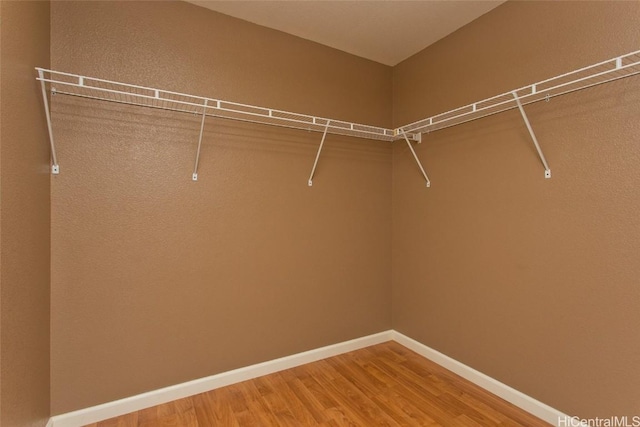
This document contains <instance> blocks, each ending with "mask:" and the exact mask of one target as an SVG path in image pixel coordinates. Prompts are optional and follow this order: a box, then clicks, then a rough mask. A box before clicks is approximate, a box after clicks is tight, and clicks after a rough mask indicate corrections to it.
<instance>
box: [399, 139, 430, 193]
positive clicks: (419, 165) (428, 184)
mask: <svg viewBox="0 0 640 427" xmlns="http://www.w3.org/2000/svg"><path fill="white" fill-rule="evenodd" d="M400 132H401V133H402V136H403V137H404V140H405V141H407V145H408V146H409V150H411V154H413V158H414V159H416V163H417V164H418V167H419V168H420V172H422V176H424V180H425V181H426V182H427V187H431V181H429V177H428V176H427V173H426V172H425V171H424V168H423V167H422V163H420V159H418V155H417V154H416V152H415V150H414V149H413V147H412V146H411V141H409V138H408V137H407V134H406V133H405V132H404V130H403V129H400Z"/></svg>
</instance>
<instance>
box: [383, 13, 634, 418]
mask: <svg viewBox="0 0 640 427" xmlns="http://www.w3.org/2000/svg"><path fill="white" fill-rule="evenodd" d="M639 21H640V3H638V2H507V3H505V4H504V5H502V6H500V7H498V8H496V9H495V10H493V11H491V12H490V13H488V14H486V15H484V16H483V17H481V18H479V19H478V20H476V21H474V22H473V23H471V24H469V25H467V26H466V27H464V28H462V29H461V30H459V31H457V32H456V33H454V34H452V35H451V36H449V37H447V38H445V39H443V40H442V41H440V42H438V43H436V44H435V45H433V46H432V47H430V48H428V49H426V50H424V51H422V52H421V53H419V54H417V55H416V56H414V57H412V58H410V59H408V60H407V61H405V62H403V63H401V64H399V65H398V66H397V67H395V68H394V75H393V82H394V87H393V88H394V110H393V113H394V122H395V123H394V124H395V125H402V124H404V123H408V122H411V121H414V120H417V119H420V118H423V117H427V116H429V115H432V114H436V113H439V112H442V111H447V110H449V109H452V108H455V107H457V106H461V105H465V104H468V103H471V102H474V101H479V100H481V99H483V98H487V97H490V96H493V95H497V94H499V93H502V92H506V91H508V90H511V89H515V88H518V87H520V86H524V85H526V84H529V83H534V82H536V81H539V80H542V79H545V78H548V77H552V76H554V75H557V74H561V73H563V72H567V71H571V70H573V69H577V68H580V67H583V66H586V65H589V64H591V63H595V62H599V61H602V60H606V59H609V58H611V57H614V56H617V55H620V54H624V53H627V52H630V51H633V50H636V49H638V48H640V46H639V45H638V41H639V40H640V28H639V27H638V25H637V23H638V22H639ZM525 110H526V112H527V114H528V116H529V119H530V121H531V123H532V126H533V128H534V130H535V132H536V135H537V137H538V140H539V141H540V144H541V146H542V149H543V150H544V154H545V155H546V157H547V160H548V161H549V163H550V166H551V170H552V178H551V179H550V180H545V179H544V178H543V171H544V169H543V167H542V164H541V162H540V160H539V159H538V156H537V154H536V151H535V149H534V147H533V144H532V142H531V139H530V137H529V134H528V132H527V129H526V127H525V124H524V122H523V121H522V118H521V117H520V115H519V113H518V111H517V110H512V111H510V112H505V113H501V114H498V115H495V116H492V117H489V118H485V119H482V120H479V121H476V122H472V123H468V124H465V125H461V126H457V127H454V128H450V129H448V130H442V131H438V132H435V133H432V134H425V135H423V142H422V144H421V145H419V146H417V154H418V156H419V157H420V158H421V159H422V161H423V164H424V166H425V168H426V170H427V172H428V173H429V176H430V178H431V182H432V186H431V188H429V189H427V188H425V186H424V182H423V180H422V177H421V175H420V172H419V170H418V168H417V166H416V165H415V163H414V161H413V158H412V156H411V153H410V152H409V151H408V149H407V148H406V146H403V145H402V144H395V145H394V152H393V156H394V160H393V190H392V191H393V233H392V235H393V265H392V271H393V285H392V292H393V304H392V305H393V308H392V310H393V321H392V322H393V328H394V329H396V330H398V331H399V332H402V333H403V334H406V335H408V336H410V337H412V338H414V339H417V340H419V341H421V342H423V343H425V344H426V345H429V346H430V347H432V348H435V349H437V350H438V351H441V352H442V353H444V354H446V355H448V356H450V357H453V358H455V359H457V360H459V361H461V362H463V363H465V364H467V365H469V366H471V367H473V368H475V369H477V370H479V371H481V372H484V373H485V374H488V375H490V376H492V377H494V378H496V379H498V380H499V381H502V382H504V383H506V384H508V385H510V386H512V387H514V388H516V389H518V390H520V391H522V392H524V393H526V394H529V395H530V396H533V397H534V398H536V399H538V400H540V401H542V402H545V403H547V404H548V405H551V406H552V407H555V408H557V409H559V410H561V411H563V412H565V413H568V414H570V415H578V416H580V417H596V416H599V417H610V416H615V415H639V414H640V400H639V399H638V390H640V341H638V339H637V336H638V332H637V331H638V325H640V310H638V304H639V303H640V286H639V278H640V262H639V258H638V254H639V253H640V216H639V215H638V211H639V209H640V195H639V193H638V188H640V169H639V168H638V164H639V162H640V145H638V140H639V139H640V125H639V124H638V120H637V118H638V116H639V114H640V79H638V78H637V77H633V78H628V79H625V80H622V81H619V82H616V83H610V84H607V85H604V86H599V87H595V88H592V89H589V90H585V91H581V92H579V93H575V94H571V95H565V96H563V97H558V98H554V99H552V100H551V101H550V102H548V103H546V102H541V103H537V104H533V105H530V106H526V107H525Z"/></svg>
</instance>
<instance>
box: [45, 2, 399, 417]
mask: <svg viewBox="0 0 640 427" xmlns="http://www.w3.org/2000/svg"><path fill="white" fill-rule="evenodd" d="M51 52H52V59H53V61H52V66H53V67H54V68H55V69H59V70H69V71H71V72H77V73H84V74H87V75H93V76H97V77H102V78H107V79H116V80H120V81H124V82H131V83H137V84H143V85H153V86H157V87H160V88H166V89H173V90H178V91H183V92H187V93H194V94H201V95H208V96H213V97H220V98H223V99H229V100H235V101H240V102H249V103H253V104H258V105H261V104H263V105H268V106H272V107H277V108H283V109H289V110H293V111H302V112H307V113H312V114H317V115H323V116H329V117H335V118H341V119H347V120H353V121H359V122H365V123H371V124H378V125H383V126H389V125H390V121H391V108H390V99H391V69H390V68H388V67H385V66H382V65H379V64H376V63H373V62H370V61H366V60H363V59H359V58H356V57H353V56H350V55H347V54H345V53H341V52H339V51H336V50H332V49H329V48H326V47H323V46H320V45H317V44H313V43H310V42H307V41H304V40H301V39H297V38H294V37H292V36H288V35H285V34H283V33H279V32H276V31H271V30H267V29H264V28H261V27H257V26H254V25H251V24H247V23H244V22H242V21H238V20H235V19H232V18H229V17H225V16H223V15H219V14H216V13H214V12H210V11H207V10H206V9H202V8H199V7H196V6H193V5H190V4H187V3H179V2H178V3H174V2H154V3H151V2H139V3H138V2H123V3H116V2H113V3H112V2H106V3H101V2H55V3H54V4H53V5H52V46H51ZM53 111H54V112H53V115H54V123H55V129H54V132H55V133H56V136H57V142H58V147H59V153H58V155H59V162H60V168H61V173H60V175H59V176H57V177H55V178H54V179H53V180H52V230H51V233H52V360H51V363H52V365H51V366H52V411H53V413H55V414H58V413H62V412H66V411H70V410H74V409H79V408H83V407H87V406H91V405H95V404H99V403H102V402H107V401H111V400H114V399H118V398H122V397H126V396H130V395H133V394H137V393H141V392H144V391H148V390H153V389H157V388H159V387H163V386H168V385H173V384H176V383H180V382H182V381H187V380H191V379H195V378H200V377H203V376H207V375H212V374H215V373H218V372H222V371H227V370H230V369H234V368H238V367H242V366H246V365H250V364H253V363H257V362H262V361H265V360H270V359H273V358H277V357H280V356H286V355H290V354H293V353H296V352H300V351H304V350H308V349H312V348H317V347H320V346H323V345H328V344H333V343H336V342H340V341H343V340H347V339H351V338H355V337H360V336H363V335H367V334H370V333H375V332H379V331H382V330H386V329H388V328H390V326H391V323H390V320H391V312H390V306H389V300H390V282H391V277H390V275H391V270H390V265H391V256H390V250H391V230H390V224H391V206H390V198H391V146H390V145H389V144H386V143H383V142H380V143H379V142H367V141H363V140H358V139H349V138H343V137H336V136H328V137H327V141H326V143H325V150H324V151H323V154H322V157H321V159H320V164H319V168H318V170H317V174H316V177H315V179H314V186H313V187H312V188H309V187H308V186H307V179H308V176H309V173H310V170H311V166H312V164H313V160H314V156H315V153H316V150H317V147H318V144H319V142H320V136H321V135H320V134H318V133H307V132H300V131H293V130H286V129H281V128H271V127H265V126H258V125H247V124H242V123H237V122H229V121H223V120H219V119H211V120H207V123H206V125H205V135H204V142H203V148H202V155H201V159H200V170H199V181H198V182H196V183H194V182H192V181H191V172H192V168H193V161H194V157H195V149H196V144H197V138H198V129H199V124H200V122H199V118H198V117H192V116H182V115H178V114H174V113H162V112H159V111H149V110H144V109H136V108H130V107H122V106H116V105H113V104H105V103H95V102H90V101H84V100H77V99H76V100H73V99H71V100H70V99H69V98H64V97H62V96H56V97H55V99H54V108H53Z"/></svg>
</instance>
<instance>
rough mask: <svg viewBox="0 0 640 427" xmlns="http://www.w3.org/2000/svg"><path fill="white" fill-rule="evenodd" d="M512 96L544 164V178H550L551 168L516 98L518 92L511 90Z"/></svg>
mask: <svg viewBox="0 0 640 427" xmlns="http://www.w3.org/2000/svg"><path fill="white" fill-rule="evenodd" d="M511 93H512V94H513V98H514V99H515V100H516V104H517V105H518V109H519V110H520V114H521V115H522V119H523V120H524V123H525V124H526V125H527V130H529V135H531V139H532V140H533V144H534V145H535V146H536V150H537V151H538V156H539V157H540V160H541V161H542V164H543V165H544V177H545V178H546V179H549V178H551V169H549V164H548V163H547V159H545V157H544V154H543V153H542V149H541V148H540V144H538V139H537V138H536V134H535V133H533V129H532V128H531V123H529V119H528V118H527V114H526V113H525V112H524V108H522V103H521V102H520V98H518V94H517V93H516V92H515V91H513V92H511Z"/></svg>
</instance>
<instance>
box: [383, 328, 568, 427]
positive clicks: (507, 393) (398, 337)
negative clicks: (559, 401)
mask: <svg viewBox="0 0 640 427" xmlns="http://www.w3.org/2000/svg"><path fill="white" fill-rule="evenodd" d="M392 337H393V340H394V341H396V342H397V343H398V344H402V345H403V346H405V347H407V348H408V349H410V350H413V351H415V352H416V353H418V354H419V355H421V356H423V357H426V358H427V359H429V360H431V361H432V362H435V363H437V364H438V365H440V366H442V367H444V368H446V369H448V370H450V371H451V372H454V373H456V374H458V375H460V376H461V377H462V378H464V379H466V380H468V381H471V382H472V383H474V384H476V385H478V386H480V387H482V388H483V389H485V390H487V391H489V392H490V393H493V394H495V395H496V396H498V397H500V398H502V399H504V400H506V401H507V402H509V403H512V404H513V405H515V406H517V407H518V408H520V409H523V410H525V411H527V412H529V413H530V414H532V415H535V416H536V417H538V418H540V419H542V420H544V421H546V422H548V423H549V424H552V425H554V426H557V425H558V424H559V420H561V419H563V420H569V419H570V418H571V417H569V416H568V415H566V414H564V413H562V412H560V411H558V410H557V409H554V408H552V407H551V406H549V405H546V404H544V403H542V402H540V401H538V400H536V399H534V398H533V397H530V396H527V395H526V394H524V393H522V392H519V391H518V390H516V389H514V388H512V387H509V386H508V385H506V384H503V383H501V382H500V381H498V380H496V379H494V378H491V377H490V376H488V375H485V374H483V373H482V372H479V371H476V370H475V369H473V368H471V367H469V366H467V365H465V364H463V363H461V362H458V361H457V360H455V359H452V358H451V357H449V356H447V355H444V354H442V353H440V352H439V351H437V350H434V349H432V348H431V347H428V346H426V345H424V344H422V343H420V342H418V341H416V340H414V339H412V338H409V337H408V336H406V335H403V334H401V333H400V332H397V331H392ZM565 425H574V426H577V425H578V424H565Z"/></svg>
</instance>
